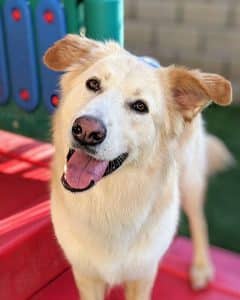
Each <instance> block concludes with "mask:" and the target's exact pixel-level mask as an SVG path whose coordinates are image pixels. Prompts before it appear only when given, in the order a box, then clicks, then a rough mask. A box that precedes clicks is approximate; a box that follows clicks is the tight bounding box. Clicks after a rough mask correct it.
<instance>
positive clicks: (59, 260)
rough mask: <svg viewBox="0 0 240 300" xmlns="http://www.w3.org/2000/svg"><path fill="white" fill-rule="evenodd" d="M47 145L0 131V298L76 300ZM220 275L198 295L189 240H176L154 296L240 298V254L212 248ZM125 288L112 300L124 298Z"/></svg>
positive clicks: (213, 299)
mask: <svg viewBox="0 0 240 300" xmlns="http://www.w3.org/2000/svg"><path fill="white" fill-rule="evenodd" d="M52 152H53V150H52V147H51V146H50V145H49V144H44V143H41V142H37V141H34V140H32V139H29V138H25V137H21V136H18V135H14V134H10V133H7V132H3V131H0V190H1V201H0V299H4V300H23V299H34V300H37V299H38V300H41V299H42V300H43V299H44V300H63V299H64V300H65V299H68V300H77V299H78V296H77V291H76V287H75V284H74V281H73V278H72V274H71V271H70V269H69V267H68V264H67V262H66V261H65V260H64V258H63V255H62V251H61V250H60V249H59V247H58V245H57V242H56V239H55V237H54V234H53V231H52V226H51V222H50V216H49V201H48V198H49V196H48V192H47V191H48V188H47V182H48V179H49V170H48V164H49V161H50V158H51V154H52ZM211 253H212V257H213V260H214V263H215V266H216V269H217V270H216V271H217V272H216V278H215V280H214V282H213V283H212V284H211V285H210V287H209V288H208V289H206V290H205V291H203V292H200V293H195V292H193V291H192V290H191V289H190V286H189V283H188V268H189V263H190V259H191V244H190V242H189V241H188V240H187V239H184V238H177V239H176V240H175V242H174V244H173V246H172V247H171V249H170V250H169V251H168V253H167V255H166V256H165V258H164V260H163V262H162V263H161V265H160V270H159V273H158V276H157V279H156V283H155V286H154V290H153V299H154V300H157V299H163V300H175V299H183V300H190V299H193V300H236V299H240V256H239V255H237V254H233V253H231V252H229V251H225V250H220V249H217V248H212V252H211ZM123 299H124V298H123V293H122V289H121V288H116V289H114V290H112V291H111V293H110V294H109V296H108V300H123Z"/></svg>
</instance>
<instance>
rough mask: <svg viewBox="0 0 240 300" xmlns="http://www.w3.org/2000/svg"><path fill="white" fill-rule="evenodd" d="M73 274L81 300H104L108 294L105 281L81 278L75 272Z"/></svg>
mask: <svg viewBox="0 0 240 300" xmlns="http://www.w3.org/2000/svg"><path fill="white" fill-rule="evenodd" d="M73 274H74V279H75V282H76V285H77V288H78V290H79V293H80V296H81V300H104V297H105V292H106V284H105V283H104V281H102V280H101V279H93V278H88V277H84V276H81V275H79V274H78V273H77V272H76V271H74V270H73Z"/></svg>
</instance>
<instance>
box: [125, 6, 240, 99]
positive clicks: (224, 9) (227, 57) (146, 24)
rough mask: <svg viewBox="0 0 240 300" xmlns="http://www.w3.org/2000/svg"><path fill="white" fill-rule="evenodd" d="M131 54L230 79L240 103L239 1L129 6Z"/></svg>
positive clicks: (127, 44)
mask: <svg viewBox="0 0 240 300" xmlns="http://www.w3.org/2000/svg"><path fill="white" fill-rule="evenodd" d="M125 15H126V41H125V46H126V48H128V49H129V50H131V51H133V52H135V53H137V54H143V55H152V56H154V57H156V58H157V59H159V60H160V62H161V64H162V65H169V64H172V63H174V64H182V65H186V66H188V67H193V68H201V69H202V70H205V71H208V72H216V73H220V74H223V75H225V76H226V77H227V78H229V79H230V80H231V81H232V83H233V86H234V100H235V101H239V102H240V79H239V78H240V1H239V0H125Z"/></svg>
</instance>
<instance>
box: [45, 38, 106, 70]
mask: <svg viewBox="0 0 240 300" xmlns="http://www.w3.org/2000/svg"><path fill="white" fill-rule="evenodd" d="M104 46H105V45H104V44H103V43H101V42H97V41H94V40H91V39H88V38H86V37H82V36H80V35H76V34H68V35H66V36H65V37H64V38H62V39H61V40H59V41H57V42H56V43H55V44H54V45H53V46H52V47H50V48H49V49H48V50H47V51H46V53H45V55H44V57H43V61H44V63H45V65H46V66H47V67H48V68H49V69H51V70H54V71H66V70H67V69H68V68H69V67H71V66H72V65H75V64H79V65H81V64H84V65H90V64H91V63H93V62H94V61H95V60H97V59H98V58H99V56H100V55H103V52H104Z"/></svg>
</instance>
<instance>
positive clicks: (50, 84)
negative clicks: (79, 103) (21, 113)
mask: <svg viewBox="0 0 240 300" xmlns="http://www.w3.org/2000/svg"><path fill="white" fill-rule="evenodd" d="M35 22H36V24H35V25H36V32H37V44H38V55H39V62H40V73H41V86H42V96H43V99H44V104H45V105H46V107H47V109H48V111H49V112H53V110H54V109H55V105H56V104H57V102H58V87H57V85H58V79H59V74H57V73H56V72H53V71H51V70H49V69H48V68H47V67H46V66H45V65H44V64H43V62H42V57H43V55H44V53H45V51H46V50H47V49H48V48H49V47H50V46H52V44H53V43H54V42H55V41H57V40H58V39H60V38H62V37H63V36H64V35H65V34H66V23H65V16H64V11H63V5H62V3H61V1H59V0H40V1H39V3H38V4H37V6H36V11H35Z"/></svg>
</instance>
